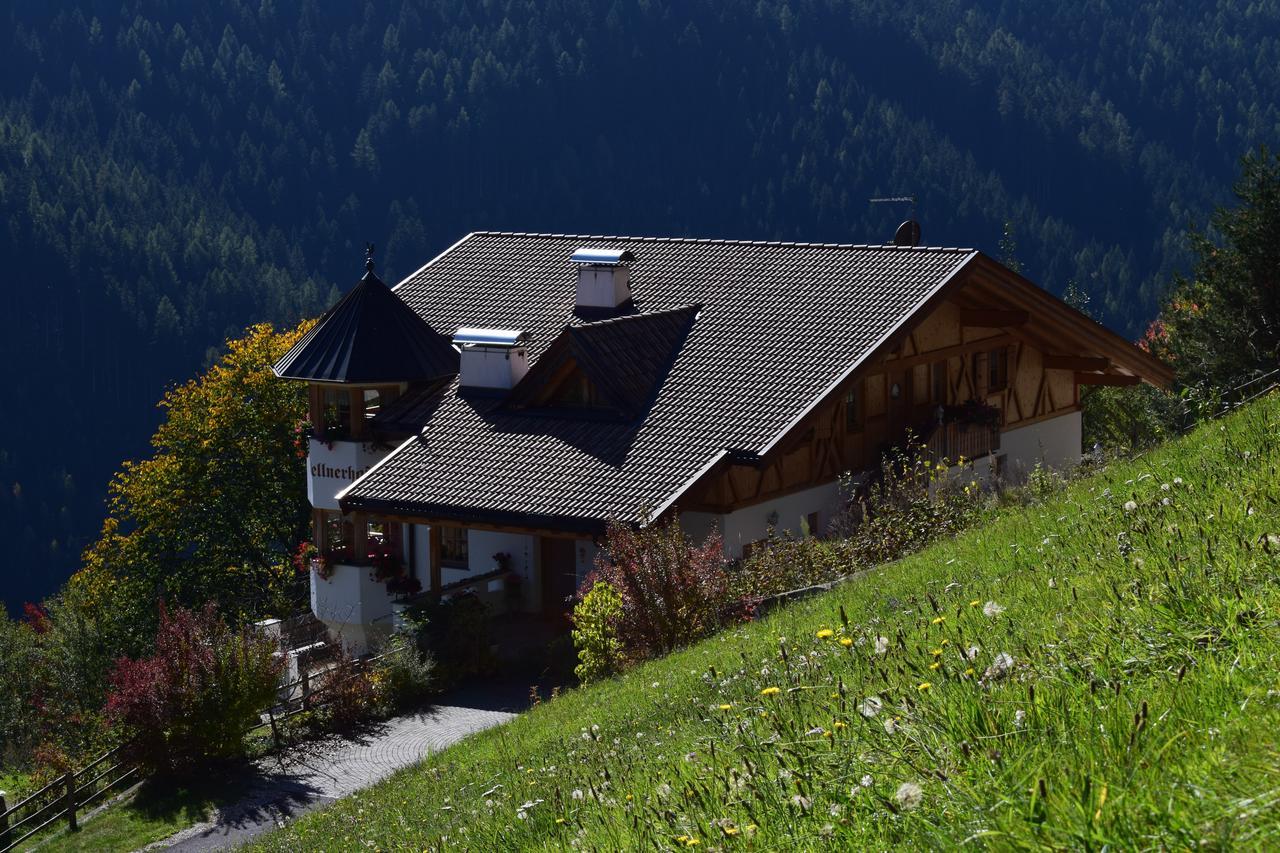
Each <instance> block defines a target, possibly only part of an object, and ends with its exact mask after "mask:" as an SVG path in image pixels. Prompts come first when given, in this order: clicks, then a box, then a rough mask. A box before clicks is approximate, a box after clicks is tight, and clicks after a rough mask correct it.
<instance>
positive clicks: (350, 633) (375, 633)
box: [311, 564, 392, 655]
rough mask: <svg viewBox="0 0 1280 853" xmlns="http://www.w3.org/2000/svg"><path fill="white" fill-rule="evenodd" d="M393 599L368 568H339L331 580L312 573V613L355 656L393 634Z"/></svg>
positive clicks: (335, 568) (334, 570) (336, 566)
mask: <svg viewBox="0 0 1280 853" xmlns="http://www.w3.org/2000/svg"><path fill="white" fill-rule="evenodd" d="M391 599H392V596H391V595H390V594H389V593H388V592H387V585H386V584H385V583H383V582H382V581H378V580H374V579H373V570H372V569H370V568H369V567H368V566H348V565H341V564H339V565H335V566H334V567H333V572H332V574H331V575H330V576H329V577H328V578H327V579H326V578H322V577H320V576H319V575H318V574H316V573H315V572H312V573H311V612H312V613H314V614H315V615H316V618H317V619H319V620H320V621H321V622H323V623H324V624H325V627H326V628H328V629H329V635H330V636H331V637H333V638H334V639H335V640H338V641H340V642H341V643H342V645H343V646H344V647H345V648H348V649H350V650H351V651H352V653H353V654H357V655H359V654H364V653H365V652H367V651H369V650H370V648H371V647H372V646H374V645H376V644H377V643H378V642H379V641H380V640H383V639H386V637H387V636H388V635H390V633H391V627H392V626H391Z"/></svg>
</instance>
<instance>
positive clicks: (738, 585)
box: [729, 537, 857, 603]
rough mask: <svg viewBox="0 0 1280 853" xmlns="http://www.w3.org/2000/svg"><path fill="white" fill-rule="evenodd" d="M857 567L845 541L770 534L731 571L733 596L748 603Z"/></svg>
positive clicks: (800, 587) (841, 575)
mask: <svg viewBox="0 0 1280 853" xmlns="http://www.w3.org/2000/svg"><path fill="white" fill-rule="evenodd" d="M856 568H857V563H856V562H855V560H854V559H853V554H852V549H851V548H850V547H849V545H848V544H847V543H846V542H845V541H844V540H839V539H837V540H827V539H814V538H812V537H811V538H807V539H790V538H776V537H770V538H769V540H768V541H767V542H766V543H765V544H764V546H763V547H761V548H758V549H756V550H755V551H753V552H752V554H751V556H750V557H749V558H747V559H745V560H743V561H742V562H741V563H740V564H738V566H737V567H736V568H734V569H731V570H730V572H729V578H730V581H729V582H730V585H731V586H732V588H733V593H734V597H735V598H737V599H738V600H740V601H743V602H747V603H755V602H758V601H759V600H760V599H763V598H768V597H769V596H773V595H778V594H780V593H784V592H790V591H792V590H797V589H803V588H805V587H809V586H814V585H816V584H822V583H830V582H831V581H834V580H836V579H838V578H841V577H844V576H845V575H847V574H849V573H850V572H852V571H854V570H855V569H856Z"/></svg>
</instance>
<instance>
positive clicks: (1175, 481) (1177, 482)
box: [1173, 477, 1182, 486]
mask: <svg viewBox="0 0 1280 853" xmlns="http://www.w3.org/2000/svg"><path fill="white" fill-rule="evenodd" d="M1173 484H1174V485H1175V486H1181V485H1182V478H1181V477H1174V478H1173Z"/></svg>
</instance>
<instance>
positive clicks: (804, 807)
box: [791, 794, 813, 811]
mask: <svg viewBox="0 0 1280 853" xmlns="http://www.w3.org/2000/svg"><path fill="white" fill-rule="evenodd" d="M791 805H793V806H795V807H796V808H798V809H800V810H801V811H808V810H809V806H811V805H813V802H812V801H811V800H810V799H809V798H808V797H806V796H805V795H804V794H796V795H795V796H793V797H792V798H791Z"/></svg>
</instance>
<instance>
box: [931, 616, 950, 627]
mask: <svg viewBox="0 0 1280 853" xmlns="http://www.w3.org/2000/svg"><path fill="white" fill-rule="evenodd" d="M946 621H947V617H945V616H935V617H934V618H933V622H931V623H930V624H932V625H941V624H942V623H943V622H946Z"/></svg>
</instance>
